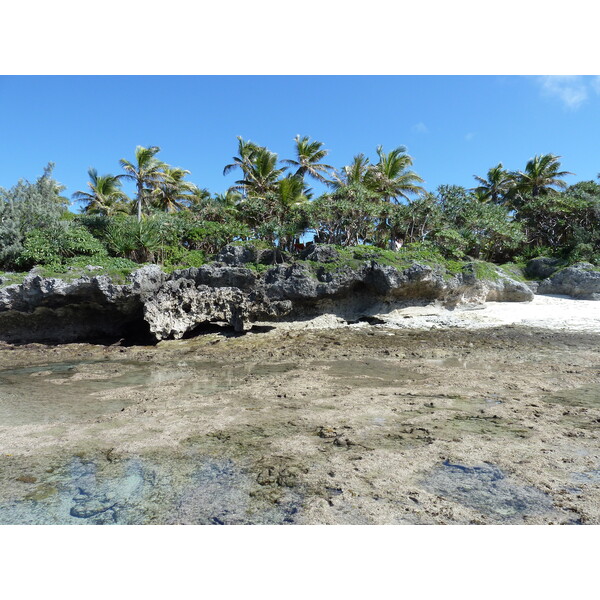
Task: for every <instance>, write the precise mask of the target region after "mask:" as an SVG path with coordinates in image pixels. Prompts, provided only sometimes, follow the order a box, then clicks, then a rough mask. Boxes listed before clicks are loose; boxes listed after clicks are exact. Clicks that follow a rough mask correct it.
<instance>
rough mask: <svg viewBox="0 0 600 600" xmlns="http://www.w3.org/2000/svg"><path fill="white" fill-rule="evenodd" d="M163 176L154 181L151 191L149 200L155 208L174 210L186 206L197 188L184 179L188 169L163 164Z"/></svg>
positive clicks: (167, 210)
mask: <svg viewBox="0 0 600 600" xmlns="http://www.w3.org/2000/svg"><path fill="white" fill-rule="evenodd" d="M162 173H163V178H162V180H160V181H157V182H155V183H154V189H153V190H152V191H151V202H152V205H153V206H154V207H155V208H158V209H160V210H164V211H165V212H175V211H177V210H182V209H183V208H185V207H186V206H187V204H188V203H189V202H190V200H192V199H193V197H194V194H195V193H197V190H198V188H197V187H196V186H195V185H194V184H193V183H191V182H189V181H184V178H185V176H186V175H189V173H190V172H189V171H186V170H185V169H181V168H179V167H170V166H169V165H164V166H163V169H162Z"/></svg>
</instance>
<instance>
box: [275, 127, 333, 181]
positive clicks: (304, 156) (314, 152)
mask: <svg viewBox="0 0 600 600" xmlns="http://www.w3.org/2000/svg"><path fill="white" fill-rule="evenodd" d="M294 142H296V157H297V160H290V159H286V160H282V161H281V162H282V163H284V164H286V165H289V166H291V167H296V168H297V170H296V173H295V174H294V177H297V178H299V179H302V180H303V179H304V177H305V176H306V175H308V176H309V177H312V178H313V179H316V180H317V181H322V182H323V183H326V182H327V181H328V179H327V177H325V175H328V174H329V171H330V170H331V169H333V167H332V166H330V165H326V164H324V163H322V162H321V161H322V160H323V159H324V158H325V157H326V156H327V154H329V151H328V150H323V148H322V147H323V142H317V141H316V140H315V141H313V142H311V141H310V138H309V137H308V136H304V137H300V136H299V135H297V136H296V137H295V138H294Z"/></svg>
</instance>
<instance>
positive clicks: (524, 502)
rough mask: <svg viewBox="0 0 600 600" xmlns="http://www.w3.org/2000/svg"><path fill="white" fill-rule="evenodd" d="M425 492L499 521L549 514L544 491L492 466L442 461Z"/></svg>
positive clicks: (547, 499) (427, 479) (550, 506)
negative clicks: (512, 478)
mask: <svg viewBox="0 0 600 600" xmlns="http://www.w3.org/2000/svg"><path fill="white" fill-rule="evenodd" d="M423 484H424V486H425V488H426V489H429V490H430V491H432V492H434V493H436V494H439V495H441V496H443V497H445V498H448V499H449V500H454V501H455V502H458V503H460V504H463V505H464V506H468V507H469V508H473V509H475V510H477V511H480V512H481V513H483V514H484V515H486V516H487V515H492V516H493V517H494V518H495V519H498V520H502V521H512V520H519V519H521V518H522V517H523V516H527V515H536V514H540V513H546V512H550V511H552V509H553V504H552V501H551V499H550V497H549V496H548V495H546V494H545V493H544V492H542V491H540V490H538V489H536V488H533V487H529V486H524V485H521V484H519V483H518V482H516V481H512V480H511V478H510V477H507V476H506V475H505V474H504V472H503V471H502V470H500V469H499V468H498V467H497V466H495V465H492V464H483V465H476V466H467V465H461V464H452V463H450V462H449V461H447V460H446V461H445V462H444V463H443V464H442V465H441V466H440V467H438V468H437V469H435V470H434V471H433V472H432V473H431V474H430V475H429V476H428V477H427V478H426V479H425V481H424V482H423Z"/></svg>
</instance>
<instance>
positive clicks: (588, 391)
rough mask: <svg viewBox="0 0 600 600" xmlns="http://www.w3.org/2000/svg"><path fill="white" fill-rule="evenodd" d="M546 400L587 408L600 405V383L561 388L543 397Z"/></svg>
mask: <svg viewBox="0 0 600 600" xmlns="http://www.w3.org/2000/svg"><path fill="white" fill-rule="evenodd" d="M543 399H544V400H545V401H546V402H552V403H554V404H564V405H565V406H583V407H585V408H598V407H600V384H598V383H596V384H590V385H585V386H582V387H577V388H572V389H568V390H561V391H560V392H556V393H554V394H551V395H549V396H545V397H544V398H543Z"/></svg>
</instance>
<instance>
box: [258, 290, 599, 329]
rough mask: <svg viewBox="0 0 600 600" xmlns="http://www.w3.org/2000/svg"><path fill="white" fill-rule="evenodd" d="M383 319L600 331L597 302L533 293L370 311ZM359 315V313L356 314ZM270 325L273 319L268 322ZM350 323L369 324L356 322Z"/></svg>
mask: <svg viewBox="0 0 600 600" xmlns="http://www.w3.org/2000/svg"><path fill="white" fill-rule="evenodd" d="M373 316H376V317H377V318H379V319H381V320H382V321H385V325H383V327H398V328H401V329H446V328H454V327H461V328H463V329H482V328H487V327H498V326H501V325H519V326H524V327H539V328H544V329H551V330H563V331H564V330H567V331H587V332H599V333H600V302H598V301H594V300H576V299H574V298H569V297H567V296H535V298H534V300H533V301H532V302H487V303H486V304H483V305H476V306H462V307H459V308H457V309H455V310H448V309H446V308H444V307H443V306H441V305H439V304H431V305H428V306H412V307H408V308H399V309H395V310H392V311H391V312H384V311H382V312H380V313H377V314H373ZM357 317H358V315H357ZM269 325H273V323H269ZM337 327H348V324H347V321H346V320H344V319H342V318H340V317H338V316H336V315H332V314H325V315H321V316H319V317H316V318H314V319H310V320H306V321H295V322H283V323H279V324H278V325H276V328H277V329H280V330H281V329H284V330H290V329H293V330H298V329H332V328H337ZM350 327H370V325H369V324H368V323H356V324H354V325H350Z"/></svg>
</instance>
